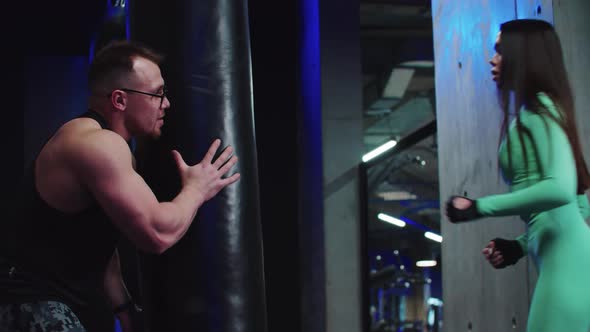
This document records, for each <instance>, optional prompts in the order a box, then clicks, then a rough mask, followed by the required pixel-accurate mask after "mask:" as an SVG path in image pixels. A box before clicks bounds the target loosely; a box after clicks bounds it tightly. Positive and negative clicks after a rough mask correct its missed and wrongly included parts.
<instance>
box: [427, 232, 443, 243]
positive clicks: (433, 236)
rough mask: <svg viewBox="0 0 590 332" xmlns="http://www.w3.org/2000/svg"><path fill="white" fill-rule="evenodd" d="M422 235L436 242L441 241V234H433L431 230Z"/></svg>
mask: <svg viewBox="0 0 590 332" xmlns="http://www.w3.org/2000/svg"><path fill="white" fill-rule="evenodd" d="M424 237H426V238H428V239H431V240H432V241H436V242H442V240H443V238H442V236H440V235H438V234H434V233H432V232H426V233H424Z"/></svg>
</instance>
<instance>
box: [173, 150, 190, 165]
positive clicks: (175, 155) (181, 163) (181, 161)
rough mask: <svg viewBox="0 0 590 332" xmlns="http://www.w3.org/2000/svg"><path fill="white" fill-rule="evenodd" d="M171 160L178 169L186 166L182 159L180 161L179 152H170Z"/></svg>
mask: <svg viewBox="0 0 590 332" xmlns="http://www.w3.org/2000/svg"><path fill="white" fill-rule="evenodd" d="M172 158H174V161H175V162H176V166H177V167H178V169H183V168H184V167H186V166H187V165H186V163H185V162H184V159H182V156H181V155H180V152H178V151H176V150H172Z"/></svg>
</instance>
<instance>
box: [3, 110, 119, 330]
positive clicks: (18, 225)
mask: <svg viewBox="0 0 590 332" xmlns="http://www.w3.org/2000/svg"><path fill="white" fill-rule="evenodd" d="M79 117H89V118H93V119H95V120H97V121H98V122H99V123H100V125H101V127H102V128H105V129H109V128H108V126H107V123H106V122H105V121H104V119H103V118H102V117H101V116H100V114H98V113H96V112H93V111H88V112H86V113H84V114H82V115H81V116H79ZM34 164H35V163H34V162H32V163H31V166H30V167H29V168H28V169H27V171H26V172H25V181H24V183H23V186H22V188H21V189H22V191H21V196H20V198H21V199H20V202H19V203H20V206H18V207H17V208H18V209H20V210H19V212H18V213H16V214H15V217H13V218H10V219H11V220H6V221H2V222H0V234H1V235H0V240H1V241H0V242H1V244H0V249H1V251H0V301H1V302H8V303H19V302H20V303H24V302H31V301H39V300H41V301H43V300H57V301H61V302H63V303H65V304H67V305H69V306H70V307H71V309H72V310H73V311H74V312H75V313H76V315H77V316H78V318H79V319H80V321H81V322H82V324H83V325H84V327H85V328H86V329H87V330H88V331H101V332H104V331H111V330H113V327H114V317H113V313H112V311H111V308H110V304H109V302H108V299H107V298H106V295H105V294H104V287H103V277H104V272H105V269H106V267H107V265H108V263H109V261H110V259H111V257H112V255H113V253H114V250H115V248H116V246H117V243H118V241H119V238H120V233H119V231H118V230H117V229H116V228H115V227H114V225H113V224H112V223H111V222H110V220H109V218H108V217H107V216H106V215H105V213H104V212H103V211H102V210H101V209H100V208H99V206H98V205H97V204H94V205H93V206H91V207H89V208H87V209H86V210H84V211H81V212H77V213H73V214H69V213H64V212H61V211H58V210H56V209H54V208H52V207H51V206H49V205H48V204H47V203H46V202H45V201H44V200H43V199H42V198H41V197H40V195H39V192H38V191H37V188H36V186H35V167H34ZM5 300H7V301H5Z"/></svg>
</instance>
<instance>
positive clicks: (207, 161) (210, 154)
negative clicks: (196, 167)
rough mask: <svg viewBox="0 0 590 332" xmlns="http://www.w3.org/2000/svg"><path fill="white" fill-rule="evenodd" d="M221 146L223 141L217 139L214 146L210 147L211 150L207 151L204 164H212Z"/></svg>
mask: <svg viewBox="0 0 590 332" xmlns="http://www.w3.org/2000/svg"><path fill="white" fill-rule="evenodd" d="M220 145H221V140H220V139H219V138H217V139H216V140H215V141H213V144H211V146H210V147H209V150H207V153H206V154H205V157H203V163H205V164H206V165H207V164H211V163H212V162H213V157H214V156H215V152H217V149H219V146H220Z"/></svg>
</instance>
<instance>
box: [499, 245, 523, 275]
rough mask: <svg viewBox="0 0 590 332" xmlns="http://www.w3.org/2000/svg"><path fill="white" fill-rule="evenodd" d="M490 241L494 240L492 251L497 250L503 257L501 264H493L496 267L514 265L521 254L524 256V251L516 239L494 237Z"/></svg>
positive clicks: (501, 267)
mask: <svg viewBox="0 0 590 332" xmlns="http://www.w3.org/2000/svg"><path fill="white" fill-rule="evenodd" d="M492 241H493V242H494V252H496V251H497V252H499V253H500V254H501V255H502V258H503V259H504V260H503V262H502V263H501V264H498V265H496V266H494V267H495V268H497V269H503V268H505V267H506V266H508V265H514V264H516V262H518V260H519V259H520V258H521V257H522V256H524V252H523V251H522V248H521V246H520V244H519V243H518V241H516V240H505V239H501V238H495V239H493V240H492ZM492 254H493V253H492Z"/></svg>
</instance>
